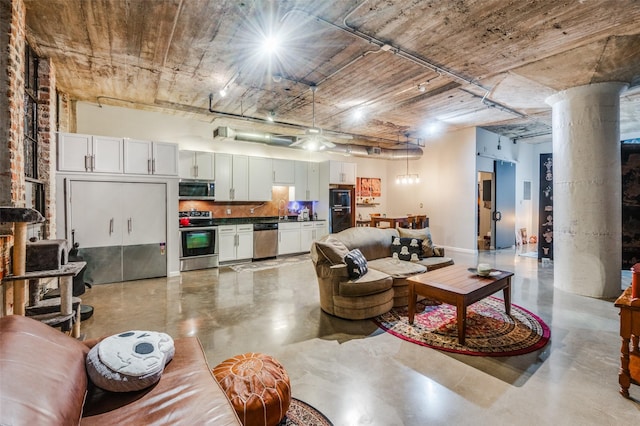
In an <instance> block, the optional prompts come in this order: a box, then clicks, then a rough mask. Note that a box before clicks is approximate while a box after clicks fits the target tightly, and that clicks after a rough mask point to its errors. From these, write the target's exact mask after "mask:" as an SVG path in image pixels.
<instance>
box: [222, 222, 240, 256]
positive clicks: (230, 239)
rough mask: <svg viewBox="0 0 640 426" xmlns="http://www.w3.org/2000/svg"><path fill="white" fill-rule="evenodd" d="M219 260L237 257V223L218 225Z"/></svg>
mask: <svg viewBox="0 0 640 426" xmlns="http://www.w3.org/2000/svg"><path fill="white" fill-rule="evenodd" d="M218 252H219V253H218V261H220V262H226V261H228V260H235V259H236V225H224V226H218Z"/></svg>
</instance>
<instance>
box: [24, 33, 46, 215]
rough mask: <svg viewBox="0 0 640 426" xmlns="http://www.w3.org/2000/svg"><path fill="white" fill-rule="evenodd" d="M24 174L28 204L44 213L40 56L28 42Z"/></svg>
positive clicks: (25, 63)
mask: <svg viewBox="0 0 640 426" xmlns="http://www.w3.org/2000/svg"><path fill="white" fill-rule="evenodd" d="M24 59H25V60H24V65H25V66H24V175H25V180H26V181H27V206H29V207H32V208H35V209H36V210H38V211H39V212H40V213H42V214H43V215H44V203H45V197H44V184H43V182H42V181H40V180H39V179H40V176H39V173H38V56H36V54H35V52H34V51H33V49H32V48H31V46H29V45H28V44H27V45H26V47H25V58H24Z"/></svg>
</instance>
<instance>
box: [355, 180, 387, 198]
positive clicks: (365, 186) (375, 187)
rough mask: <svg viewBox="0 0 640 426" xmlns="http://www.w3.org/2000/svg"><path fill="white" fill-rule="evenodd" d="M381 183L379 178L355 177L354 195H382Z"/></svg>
mask: <svg viewBox="0 0 640 426" xmlns="http://www.w3.org/2000/svg"><path fill="white" fill-rule="evenodd" d="M381 183H382V180H381V179H380V178H365V177H359V178H357V179H356V197H380V196H381V195H382V188H381Z"/></svg>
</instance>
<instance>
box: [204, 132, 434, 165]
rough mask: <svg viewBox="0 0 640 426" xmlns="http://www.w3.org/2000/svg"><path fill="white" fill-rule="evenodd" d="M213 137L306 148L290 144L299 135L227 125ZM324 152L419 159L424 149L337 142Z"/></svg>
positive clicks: (368, 156)
mask: <svg viewBox="0 0 640 426" xmlns="http://www.w3.org/2000/svg"><path fill="white" fill-rule="evenodd" d="M213 137H214V138H222V139H233V140H237V141H244V142H257V143H263V144H266V145H272V146H279V147H283V148H297V149H304V148H302V147H301V146H295V147H291V146H290V145H291V144H292V143H294V142H295V141H297V139H298V138H297V136H284V135H272V134H270V133H264V132H256V131H250V130H237V129H232V128H230V127H226V126H221V127H218V128H217V129H215V130H214V131H213ZM322 152H330V153H333V154H341V155H351V156H354V157H367V158H378V159H381V160H406V159H409V160H418V159H420V158H422V154H423V152H422V149H421V148H419V147H415V148H409V149H406V148H402V149H387V148H378V147H367V146H362V145H351V144H348V145H347V144H340V143H336V144H335V147H333V148H325V149H323V150H322Z"/></svg>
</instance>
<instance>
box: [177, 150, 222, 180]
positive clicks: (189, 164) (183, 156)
mask: <svg viewBox="0 0 640 426" xmlns="http://www.w3.org/2000/svg"><path fill="white" fill-rule="evenodd" d="M213 155H214V154H213V152H202V151H187V150H180V154H179V157H180V160H179V176H180V177H181V178H182V179H202V180H214V179H215V176H214V173H213V172H214V160H213Z"/></svg>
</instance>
